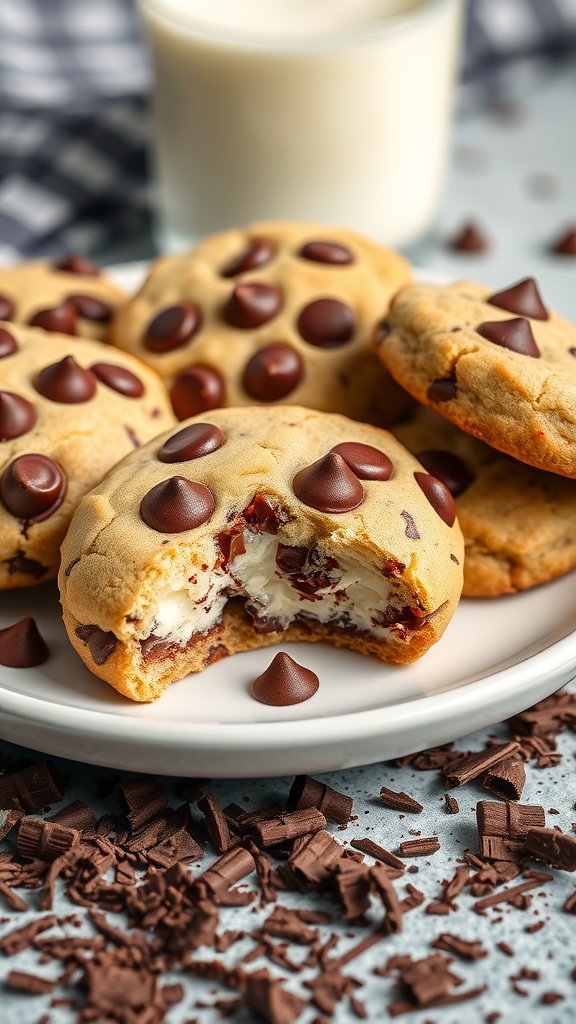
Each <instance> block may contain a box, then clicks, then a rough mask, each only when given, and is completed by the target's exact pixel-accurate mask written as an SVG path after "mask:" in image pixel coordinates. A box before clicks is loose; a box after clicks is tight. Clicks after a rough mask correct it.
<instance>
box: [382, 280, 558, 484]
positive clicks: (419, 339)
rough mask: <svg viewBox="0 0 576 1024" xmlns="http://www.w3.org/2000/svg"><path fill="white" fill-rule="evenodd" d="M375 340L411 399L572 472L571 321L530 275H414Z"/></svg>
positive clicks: (528, 457) (524, 457)
mask: <svg viewBox="0 0 576 1024" xmlns="http://www.w3.org/2000/svg"><path fill="white" fill-rule="evenodd" d="M377 344H378V350H379V353H380V356H381V358H382V360H383V361H384V363H385V364H386V366H387V367H388V368H389V369H390V371H391V373H393V374H394V376H395V377H396V379H397V380H398V381H399V382H400V383H401V384H402V385H403V386H404V387H405V388H406V389H407V390H408V391H409V392H410V393H411V394H412V395H413V396H414V397H415V398H417V399H419V401H421V402H423V403H424V404H425V405H429V406H432V407H433V408H434V409H436V410H437V411H438V412H440V413H441V414H442V415H443V416H445V417H446V419H449V420H450V421H451V422H452V423H455V424H456V426H458V427H460V428H461V429H463V430H465V431H467V432H468V433H470V434H473V435H474V436H476V437H478V438H480V439H481V440H483V441H487V442H488V444H490V445H491V446H492V447H493V448H497V449H498V450H499V451H502V452H505V453H506V454H508V455H512V456H513V457H514V458H516V459H519V460H520V461H521V462H526V463H528V464H529V465H531V466H535V467H537V468H539V469H544V470H548V471H550V472H553V473H560V474H562V475H563V476H569V477H576V397H575V396H576V326H574V325H573V324H570V323H568V321H566V320H563V319H562V318H561V317H560V316H558V315H557V314H555V313H552V312H551V311H550V310H548V309H547V308H546V306H545V305H544V303H543V301H542V298H541V296H540V294H539V291H538V288H537V286H536V283H535V282H534V281H533V280H532V279H531V278H528V279H526V280H524V281H520V282H518V283H517V284H515V285H512V286H511V287H509V288H506V289H504V290H503V291H499V292H496V293H494V292H491V290H490V289H489V288H486V287H484V286H483V285H479V284H472V283H470V282H460V283H458V284H453V285H450V286H449V287H440V288H439V287H435V286H433V285H414V286H411V287H408V288H404V289H403V290H402V291H401V292H400V294H399V295H398V296H397V297H396V299H395V300H394V302H393V304H392V307H391V310H390V314H389V317H388V319H387V322H386V323H385V324H383V325H381V327H380V330H379V333H378V337H377Z"/></svg>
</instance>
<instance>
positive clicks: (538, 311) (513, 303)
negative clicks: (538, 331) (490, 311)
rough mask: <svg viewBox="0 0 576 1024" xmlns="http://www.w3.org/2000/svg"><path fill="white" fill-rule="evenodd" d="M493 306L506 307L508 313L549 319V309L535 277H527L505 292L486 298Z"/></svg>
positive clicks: (535, 318)
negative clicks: (543, 300)
mask: <svg viewBox="0 0 576 1024" xmlns="http://www.w3.org/2000/svg"><path fill="white" fill-rule="evenodd" d="M486 301H487V302H488V303H489V304H490V305H491V306H497V307H498V308H499V309H505V310H506V312H507V313H518V315H519V316H527V317H530V319H531V320H547V319H548V310H547V309H546V306H545V305H544V303H543V302H542V298H541V296H540V292H539V291H538V285H537V284H536V281H535V280H534V278H533V277H526V278H524V280H523V281H518V284H513V285H512V286H511V287H510V288H506V289H505V291H503V292H495V293H494V295H491V296H490V298H489V299H487V300H486Z"/></svg>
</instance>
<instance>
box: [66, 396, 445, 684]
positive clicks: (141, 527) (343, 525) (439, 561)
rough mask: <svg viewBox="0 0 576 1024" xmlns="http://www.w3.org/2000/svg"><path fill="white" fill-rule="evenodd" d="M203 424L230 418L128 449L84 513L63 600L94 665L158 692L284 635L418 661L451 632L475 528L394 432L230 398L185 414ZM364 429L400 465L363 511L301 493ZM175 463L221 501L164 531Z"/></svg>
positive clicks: (113, 677)
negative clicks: (436, 490)
mask: <svg viewBox="0 0 576 1024" xmlns="http://www.w3.org/2000/svg"><path fill="white" fill-rule="evenodd" d="M200 422H204V423H209V424H211V425H212V427H218V428H219V429H220V430H221V432H222V434H223V436H224V443H222V445H221V446H220V447H219V448H218V449H217V450H215V451H212V452H211V453H210V454H207V455H204V456H202V457H198V458H194V459H190V460H189V461H185V462H179V463H174V462H172V463H165V462H162V461H160V459H159V457H158V453H159V451H160V449H161V447H162V446H163V444H164V443H165V442H166V440H167V438H168V437H170V436H172V435H174V434H176V433H177V431H176V430H174V429H173V430H172V431H170V432H168V433H166V434H164V435H162V436H160V437H158V438H156V439H155V440H154V441H152V442H150V443H149V444H148V445H146V446H145V447H144V448H141V449H140V450H139V451H138V452H134V453H133V454H132V455H131V456H129V457H128V458H126V459H124V460H123V461H122V462H121V463H120V464H119V465H118V466H117V467H116V468H115V469H114V470H113V471H112V472H111V473H110V474H108V476H107V477H106V478H105V479H104V480H103V482H102V484H101V485H100V486H99V487H97V488H95V489H94V490H93V491H92V493H91V494H90V495H88V496H87V497H86V498H85V499H84V500H83V501H82V503H81V504H80V507H79V509H78V511H77V512H76V514H75V516H74V518H73V521H72V524H71V527H70V530H69V532H68V535H67V537H66V540H65V542H64V545H63V549H62V568H61V571H60V577H59V583H60V589H61V600H62V607H63V612H64V622H65V624H66V628H67V630H68V634H69V637H70V640H71V642H72V644H73V645H74V647H75V648H76V650H77V651H78V653H79V654H80V656H81V657H82V658H83V660H84V661H85V662H86V664H87V665H88V667H89V668H90V669H91V670H92V671H93V672H94V673H96V674H97V675H99V676H101V677H102V678H103V679H106V680H107V681H108V682H109V683H110V684H111V685H112V686H114V687H115V688H116V689H118V690H119V691H120V692H121V693H123V694H125V695H126V696H128V697H131V698H132V699H134V700H142V701H148V700H153V699H154V698H156V697H158V696H159V695H160V694H161V692H162V691H163V689H164V688H165V687H166V686H167V685H168V684H169V683H170V682H172V681H174V680H176V679H179V678H181V677H182V676H184V675H185V674H186V673H188V672H195V671H198V670H200V669H202V668H204V667H205V666H206V665H208V664H210V662H212V661H214V660H218V659H219V658H222V657H224V656H226V655H227V654H232V653H234V652H237V651H242V650H246V649H249V648H253V647H261V646H264V645H267V644H274V643H278V642H279V641H281V642H285V641H286V640H308V641H316V640H327V641H329V642H330V643H332V644H335V645H337V646H345V647H349V648H352V649H354V650H357V651H360V652H362V653H364V654H374V655H376V656H378V657H379V658H381V659H383V660H388V661H393V662H410V661H413V660H415V659H416V658H418V657H419V656H420V655H422V654H423V653H424V652H425V651H426V650H427V649H428V647H429V646H430V645H431V644H432V643H434V642H435V641H436V640H438V639H439V637H440V636H441V634H442V632H443V631H444V629H445V627H446V625H447V624H448V622H449V620H450V618H451V616H452V614H453V612H454V610H455V608H456V604H457V602H458V598H459V596H460V591H461V587H462V560H463V544H462V536H461V533H460V529H459V527H458V524H457V522H454V523H453V525H452V526H448V525H447V523H446V522H445V521H444V520H443V519H442V518H441V517H440V515H439V514H438V512H437V511H436V509H435V508H434V507H433V506H432V505H431V503H430V501H429V500H428V498H427V497H426V495H425V494H424V492H423V490H422V489H421V487H420V486H419V485H418V484H417V482H416V480H415V477H414V472H415V471H418V470H419V469H421V467H420V466H419V464H418V463H417V461H416V460H415V459H414V458H413V457H412V456H411V455H410V454H409V453H408V452H407V451H406V450H405V449H404V448H403V447H402V446H401V445H400V444H399V443H398V442H397V441H396V440H395V439H394V438H393V437H392V436H391V435H390V434H388V433H387V432H385V431H382V430H380V429H378V428H375V427H372V426H369V425H366V424H358V423H355V422H353V421H351V420H349V419H347V418H345V417H342V416H338V415H330V414H322V413H318V412H314V411H311V410H307V409H303V408H300V407H290V406H286V407H282V408H254V409H251V410H250V413H249V414H248V413H247V412H246V410H242V409H223V410H216V411H214V412H212V413H211V414H210V416H209V417H206V416H204V417H196V418H195V419H192V420H189V421H187V423H186V424H185V426H186V427H189V426H190V425H192V424H195V423H200ZM182 428H183V425H182V424H181V425H180V429H182ZM350 441H353V442H357V443H360V444H362V445H369V446H371V447H372V448H376V449H377V450H378V451H379V452H384V453H385V454H386V455H387V456H388V457H389V458H390V459H391V460H392V463H393V475H392V476H391V478H390V479H388V480H375V479H362V480H361V481H360V483H361V486H362V488H363V491H364V494H363V495H362V493H361V498H360V503H359V504H358V507H356V508H354V509H353V510H351V511H343V512H337V513H334V512H325V511H321V510H319V509H317V508H315V507H312V506H310V505H309V504H305V503H304V502H303V501H301V500H299V499H298V498H297V497H296V494H295V492H294V489H293V482H294V478H295V476H296V475H297V474H298V473H299V472H300V471H302V470H303V469H305V468H306V467H309V466H311V465H312V464H314V463H315V462H316V461H317V460H319V459H323V458H324V457H325V456H326V454H327V453H328V452H329V451H330V449H331V448H332V447H333V446H334V445H337V444H339V443H341V442H350ZM336 461H338V460H336ZM339 465H340V466H341V463H339ZM344 468H346V467H344ZM174 475H179V476H180V477H183V478H185V480H187V481H194V482H195V483H197V484H201V485H204V486H205V487H208V488H209V489H210V491H211V492H212V495H213V496H214V503H215V508H214V512H213V514H212V515H211V517H210V518H209V519H208V520H207V521H206V522H204V523H203V524H202V525H200V526H198V527H197V528H195V529H189V530H184V531H183V532H176V533H163V532H161V531H159V530H157V529H154V528H151V527H150V526H148V525H146V522H144V521H143V519H142V517H141V514H140V511H139V510H140V507H141V503H142V500H143V498H144V497H145V496H146V495H148V494H149V492H150V491H151V489H152V488H154V487H156V486H157V485H160V484H162V483H163V482H165V481H167V480H170V478H171V477H173V476H174ZM357 485H358V480H355V481H354V486H357ZM330 486H331V485H330ZM258 496H260V497H258ZM147 500H148V499H147ZM318 503H319V504H321V503H322V502H321V501H320V502H318ZM269 509H272V510H274V511H273V512H272V513H271V514H270V515H269V514H268V512H267V510H269ZM170 511H171V514H174V511H173V509H172V510H170ZM238 536H240V538H241V540H240V543H239V546H236V545H238ZM231 537H235V538H236V540H235V541H232V542H231V540H230V538H231ZM224 553H225V554H224ZM321 683H322V680H321ZM326 685H329V680H326Z"/></svg>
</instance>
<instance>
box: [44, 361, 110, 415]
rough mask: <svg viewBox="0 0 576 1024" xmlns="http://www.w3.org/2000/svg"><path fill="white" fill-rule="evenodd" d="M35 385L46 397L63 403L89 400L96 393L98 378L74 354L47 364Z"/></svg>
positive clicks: (74, 403)
mask: <svg viewBox="0 0 576 1024" xmlns="http://www.w3.org/2000/svg"><path fill="white" fill-rule="evenodd" d="M34 387H35V388H36V391H38V392H39V394H41V395H43V396H44V398H49V399H50V401H51V402H60V403H61V404H63V405H76V404H77V403H78V402H89V401H90V399H91V398H93V397H94V395H95V394H96V378H95V376H94V374H93V373H90V370H85V369H84V367H83V366H80V365H79V364H78V363H77V362H76V360H75V359H74V356H64V359H61V360H60V362H58V363H51V364H50V366H45V367H44V369H43V370H40V373H39V374H38V376H37V377H36V380H35V382H34Z"/></svg>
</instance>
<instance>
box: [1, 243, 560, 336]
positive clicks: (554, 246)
mask: <svg viewBox="0 0 576 1024" xmlns="http://www.w3.org/2000/svg"><path fill="white" fill-rule="evenodd" d="M550 252H553V253H556V255H557V256H576V227H569V228H568V230H567V231H564V232H563V233H562V234H561V235H560V236H559V237H558V238H557V239H556V241H555V242H553V243H552V245H551V246H550ZM0 319H6V320H7V319H9V318H8V317H4V318H0Z"/></svg>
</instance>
